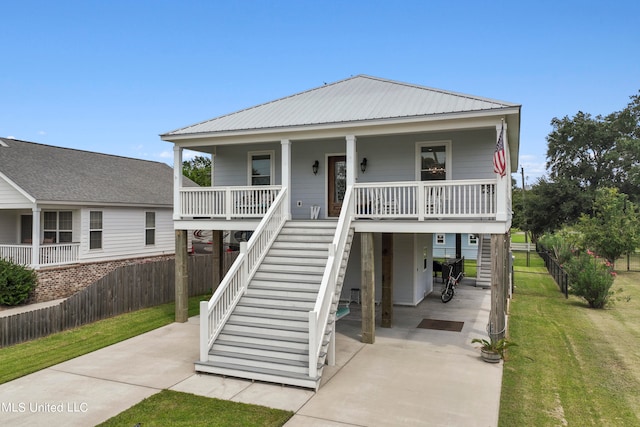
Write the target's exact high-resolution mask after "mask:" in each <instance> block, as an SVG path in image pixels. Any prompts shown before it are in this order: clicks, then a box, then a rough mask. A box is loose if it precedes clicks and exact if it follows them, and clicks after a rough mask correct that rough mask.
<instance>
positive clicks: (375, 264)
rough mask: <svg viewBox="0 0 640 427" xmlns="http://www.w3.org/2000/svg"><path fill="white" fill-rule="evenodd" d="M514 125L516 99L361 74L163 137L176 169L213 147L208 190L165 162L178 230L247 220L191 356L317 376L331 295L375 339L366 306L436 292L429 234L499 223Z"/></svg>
mask: <svg viewBox="0 0 640 427" xmlns="http://www.w3.org/2000/svg"><path fill="white" fill-rule="evenodd" d="M519 133H520V105H518V104H513V103H508V102H503V101H497V100H493V99H487V98H481V97H477V96H471V95H464V94H459V93H454V92H448V91H444V90H439V89H432V88H428V87H423V86H418V85H413V84H405V83H399V82H395V81H390V80H385V79H380V78H375V77H369V76H364V75H359V76H355V77H352V78H349V79H346V80H342V81H338V82H336V83H333V84H327V85H323V86H320V87H318V88H316V89H312V90H309V91H305V92H302V93H299V94H295V95H292V96H289V97H286V98H282V99H279V100H276V101H273V102H269V103H266V104H262V105H258V106H255V107H252V108H247V109H245V110H242V111H239V112H236V113H231V114H228V115H224V116H221V117H217V118H214V119H212V120H208V121H204V122H201V123H198V124H195V125H192V126H187V127H184V128H182V129H178V130H175V131H172V132H168V133H166V134H164V135H162V136H161V138H162V139H163V140H165V141H170V142H173V143H174V144H175V146H174V154H175V156H174V165H175V166H174V171H175V170H176V166H178V165H180V164H181V163H182V151H183V150H184V149H189V150H195V151H198V152H202V153H209V154H211V156H212V164H213V171H214V172H213V174H214V176H213V183H212V187H210V188H198V189H190V188H185V187H184V185H183V184H181V179H182V178H181V175H180V174H179V173H175V172H174V173H175V177H174V178H175V182H176V184H177V185H176V186H175V188H174V225H175V228H176V230H185V231H186V230H194V229H206V230H229V229H231V230H255V231H254V233H253V236H252V237H251V239H250V241H249V242H248V244H247V245H246V247H241V251H240V255H239V257H238V259H237V260H236V263H235V264H234V266H233V267H232V268H231V270H230V271H229V273H228V274H227V276H225V278H224V279H223V281H222V282H221V284H220V286H219V288H218V290H217V291H216V294H215V295H214V297H213V298H212V300H211V301H209V302H208V303H205V304H204V305H203V306H201V319H202V320H201V338H200V339H201V341H200V361H199V362H198V363H197V364H196V369H197V370H199V371H203V372H211V373H217V374H222V375H231V376H238V377H245V378H252V379H257V380H264V381H272V382H276V383H285V384H294V385H299V386H303V387H311V388H317V387H318V386H319V384H320V379H321V374H322V369H323V368H322V367H323V366H324V364H325V363H328V364H332V363H333V358H334V357H335V345H334V343H335V342H334V339H335V338H334V337H335V335H334V333H333V329H334V324H335V320H336V317H339V315H337V313H339V310H340V309H341V308H342V307H340V306H339V300H346V301H353V300H360V302H361V304H362V313H363V317H362V322H363V325H362V340H363V341H364V342H369V343H372V342H373V340H374V337H375V320H374V312H375V303H380V304H381V305H382V313H383V314H382V320H381V321H382V324H383V325H385V324H391V316H390V315H389V313H391V312H392V311H393V304H405V305H416V304H418V303H419V302H420V301H421V300H422V299H423V298H424V297H425V296H426V295H427V294H428V293H430V292H431V291H432V290H433V279H432V261H433V257H434V247H435V245H434V235H438V234H445V235H446V234H449V233H453V234H455V233H461V234H463V235H470V234H473V235H483V234H484V235H485V236H488V237H491V238H492V239H493V238H494V237H495V241H498V239H499V238H500V237H501V236H504V234H505V233H506V232H507V231H508V230H509V228H510V226H511V181H510V179H509V176H510V172H514V171H516V170H517V160H516V159H517V158H518V146H519ZM498 141H500V142H501V144H502V146H503V147H504V151H501V150H499V151H498V154H499V155H501V157H500V158H499V160H503V161H504V162H505V169H506V170H505V171H504V174H500V173H496V172H494V164H493V162H494V157H496V156H494V154H495V153H496V151H497V150H496V147H497V146H498V144H497V143H498ZM218 234H221V233H218ZM496 252H497V250H496ZM503 258H505V259H506V258H507V257H506V256H504V257H503ZM501 286H506V284H505V283H502V284H501ZM492 296H493V295H492ZM310 361H311V362H310Z"/></svg>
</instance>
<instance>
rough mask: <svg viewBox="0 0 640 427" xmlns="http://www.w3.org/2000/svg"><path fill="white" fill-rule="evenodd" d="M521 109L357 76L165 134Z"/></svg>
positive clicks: (516, 105)
mask: <svg viewBox="0 0 640 427" xmlns="http://www.w3.org/2000/svg"><path fill="white" fill-rule="evenodd" d="M513 107H519V105H518V104H512V103H508V102H503V101H497V100H494V99H488V98H481V97H477V96H471V95H464V94H460V93H455V92H449V91H444V90H439V89H433V88H429V87H425V86H418V85H413V84H407V83H400V82H395V81H391V80H385V79H380V78H377V77H371V76H365V75H358V76H355V77H351V78H348V79H345V80H341V81H338V82H336V83H332V84H328V85H324V86H320V87H318V88H315V89H311V90H308V91H305V92H301V93H298V94H295V95H292V96H289V97H286V98H281V99H278V100H275V101H272V102H268V103H266V104H261V105H258V106H255V107H252V108H248V109H245V110H241V111H238V112H235V113H232V114H228V115H225V116H221V117H217V118H214V119H211V120H207V121H205V122H202V123H197V124H195V125H191V126H187V127H184V128H181V129H177V130H174V131H171V132H168V133H166V134H164V135H162V137H163V138H170V137H171V136H176V135H188V134H200V133H215V132H229V131H249V130H258V129H271V128H286V127H297V126H308V125H321V124H338V123H346V122H366V121H373V120H383V119H394V118H395V119H399V118H411V117H424V116H433V115H439V114H451V113H463V112H477V111H489V110H500V109H505V108H513Z"/></svg>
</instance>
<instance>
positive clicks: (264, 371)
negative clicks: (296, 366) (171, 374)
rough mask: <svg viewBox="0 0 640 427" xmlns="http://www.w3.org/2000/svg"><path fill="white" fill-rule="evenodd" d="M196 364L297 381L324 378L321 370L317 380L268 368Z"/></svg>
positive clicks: (209, 363)
mask: <svg viewBox="0 0 640 427" xmlns="http://www.w3.org/2000/svg"><path fill="white" fill-rule="evenodd" d="M196 363H197V364H199V365H206V366H213V367H217V368H223V369H232V370H236V371H251V372H257V373H262V374H267V375H273V376H278V377H285V378H295V379H302V380H305V379H306V380H310V381H316V382H317V381H320V378H321V377H322V375H321V370H318V376H317V377H316V378H311V377H310V376H309V375H305V374H299V373H296V372H287V371H280V370H277V369H268V368H257V367H248V366H244V365H236V364H233V363H226V362H196ZM320 369H322V368H320Z"/></svg>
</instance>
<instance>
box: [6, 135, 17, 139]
mask: <svg viewBox="0 0 640 427" xmlns="http://www.w3.org/2000/svg"><path fill="white" fill-rule="evenodd" d="M7 139H16V137H15V136H13V135H9V136H7Z"/></svg>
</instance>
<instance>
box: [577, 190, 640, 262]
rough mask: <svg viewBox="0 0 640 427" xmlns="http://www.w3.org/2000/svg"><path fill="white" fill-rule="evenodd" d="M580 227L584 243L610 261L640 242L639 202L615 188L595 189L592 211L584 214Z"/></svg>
mask: <svg viewBox="0 0 640 427" xmlns="http://www.w3.org/2000/svg"><path fill="white" fill-rule="evenodd" d="M578 229H579V230H580V231H581V232H582V234H583V239H584V243H585V246H587V248H589V249H592V250H593V251H594V252H595V253H596V254H598V255H600V256H602V257H604V258H606V259H607V260H608V261H609V262H610V263H611V264H613V263H614V262H615V260H616V259H618V258H620V256H621V255H623V254H628V253H631V252H633V251H635V249H636V247H638V244H639V243H640V216H639V215H638V209H637V207H636V205H635V204H634V203H632V202H630V201H629V200H628V197H627V196H626V195H625V194H622V193H620V192H619V191H618V190H617V189H615V188H600V189H598V190H597V191H596V200H595V202H594V205H593V214H592V215H591V216H589V215H582V217H581V218H580V221H579V223H578Z"/></svg>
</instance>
